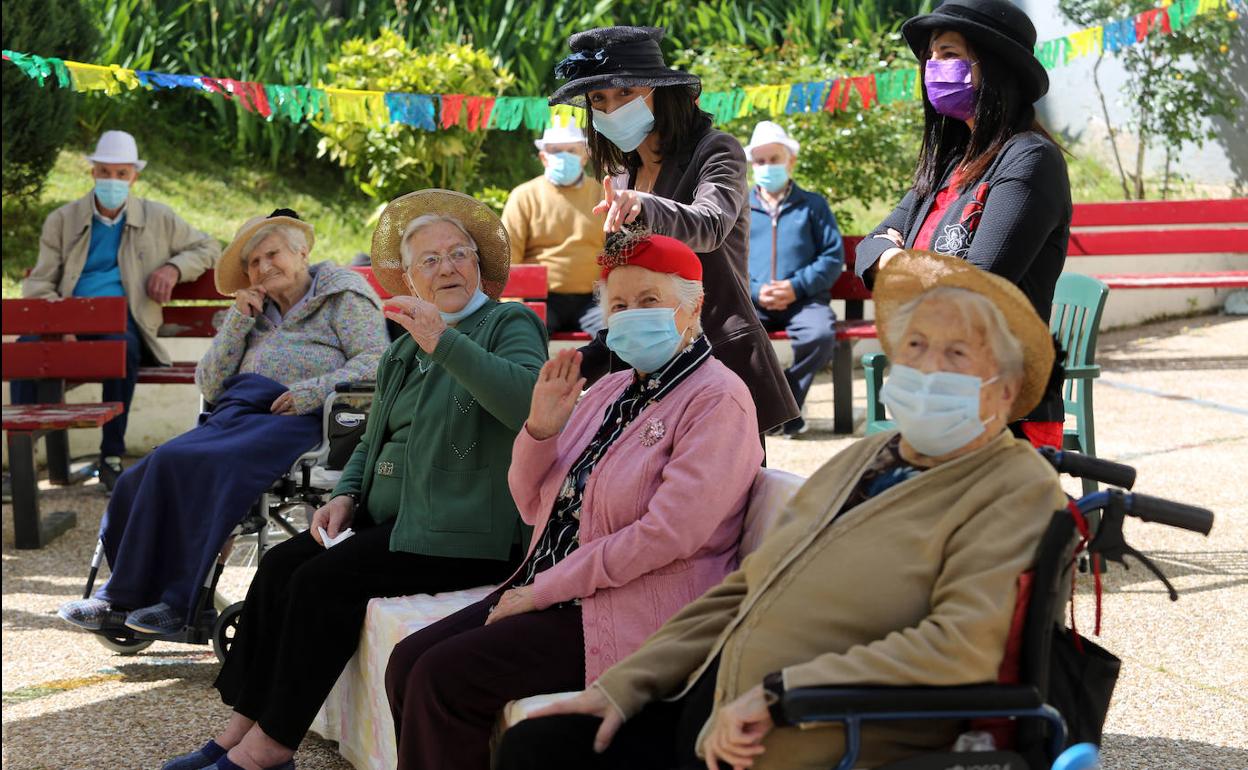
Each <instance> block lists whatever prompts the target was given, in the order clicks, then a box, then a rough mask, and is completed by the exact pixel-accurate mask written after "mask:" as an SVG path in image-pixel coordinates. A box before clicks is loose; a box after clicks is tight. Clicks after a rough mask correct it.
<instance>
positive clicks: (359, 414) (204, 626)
mask: <svg viewBox="0 0 1248 770" xmlns="http://www.w3.org/2000/svg"><path fill="white" fill-rule="evenodd" d="M375 387H376V383H375V382H373V381H372V380H369V381H361V382H344V383H339V384H338V385H337V386H335V388H334V392H333V393H331V394H330V395H329V397H328V398H327V399H326V400H325V404H324V406H323V407H322V425H321V441H320V443H319V444H318V445H317V446H316V447H314V448H312V449H310V450H308V451H307V452H304V453H303V454H302V455H300V456H299V458H298V459H297V460H295V462H294V463H293V464H292V465H291V467H290V470H289V471H287V472H286V473H285V474H283V475H282V476H280V477H279V478H278V479H277V480H276V481H275V482H274V483H273V485H272V486H271V487H269V489H267V490H266V491H265V492H264V493H263V494H261V495H260V498H259V499H258V500H256V502H255V503H254V504H253V505H252V506H251V508H250V509H249V510H248V511H247V513H246V515H244V516H243V518H242V519H241V520H240V521H239V522H238V524H236V525H235V526H234V528H233V530H231V532H230V535H229V536H228V537H227V538H226V542H225V543H223V544H222V549H221V552H220V554H219V555H218V557H217V560H216V564H215V566H214V568H213V569H211V570H209V571H208V576H207V578H206V580H205V581H204V584H203V585H202V586H201V587H200V589H199V591H198V592H197V593H196V596H195V600H194V602H193V603H192V607H191V608H190V610H188V612H187V617H186V619H185V622H184V624H183V626H182V628H180V629H179V630H178V631H176V632H174V633H170V634H151V633H145V632H141V631H135V630H133V629H131V628H128V627H126V626H125V625H116V626H111V625H106V626H105V627H103V628H101V629H99V630H98V631H90V632H89V633H92V634H94V635H95V637H96V639H98V640H99V642H100V644H102V645H104V646H105V647H106V648H108V649H109V650H112V651H113V652H115V653H118V654H120V655H134V654H136V653H138V652H141V651H142V650H145V649H147V648H148V647H150V646H151V644H152V643H153V642H178V643H182V644H211V645H212V648H213V652H215V653H216V656H217V659H218V660H219V661H222V662H224V661H225V656H226V654H227V653H228V652H229V650H230V646H231V644H233V640H234V635H235V633H236V632H237V630H238V621H239V618H240V617H241V616H242V612H243V602H241V601H238V602H233V603H231V602H229V601H227V600H226V599H224V598H223V597H222V596H221V595H220V594H219V593H217V583H218V582H219V581H220V579H221V574H222V573H223V572H224V570H225V564H226V559H227V558H228V556H229V554H230V551H231V550H232V549H233V548H234V547H236V546H237V545H239V544H240V542H242V540H254V544H255V554H256V558H257V560H258V559H260V558H263V556H264V553H265V552H266V551H267V550H268V549H269V548H271V547H272V546H273V545H274V544H275V543H273V542H272V541H273V540H274V539H275V537H289V536H294V535H297V534H299V533H300V532H301V531H303V530H304V529H307V525H308V520H309V519H310V518H311V512H312V511H314V510H316V509H317V508H318V507H320V506H321V505H322V504H324V503H325V502H326V501H327V500H328V498H329V495H330V493H331V492H332V491H333V488H334V485H335V484H336V483H337V481H338V477H339V476H340V475H341V468H342V466H343V464H344V463H345V462H346V460H347V459H348V458H349V457H350V456H351V452H352V451H353V450H354V449H355V445H356V444H357V443H358V442H359V439H360V436H361V435H362V434H363V432H364V427H365V425H366V424H367V420H368V406H369V403H368V402H370V401H371V398H372V395H373V392H374V390H375ZM206 408H207V405H206V404H204V403H203V401H202V399H201V411H204V410H205V409H206ZM300 511H302V512H303V516H302V521H299V520H298V518H297V513H298V512H300ZM103 560H104V541H103V540H100V541H99V542H98V543H96V547H95V553H94V555H93V556H92V557H91V567H90V570H89V572H88V574H87V584H86V588H84V589H83V594H82V596H83V598H84V599H87V598H90V597H91V594H92V592H93V591H94V589H95V579H96V576H97V575H98V573H99V569H100V564H101V563H102V562H103Z"/></svg>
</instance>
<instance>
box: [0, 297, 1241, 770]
mask: <svg viewBox="0 0 1248 770" xmlns="http://www.w3.org/2000/svg"><path fill="white" fill-rule="evenodd" d="M1100 347H1101V363H1102V366H1103V368H1104V372H1103V376H1102V379H1101V380H1100V381H1099V382H1098V384H1097V386H1096V416H1097V431H1096V436H1097V444H1098V449H1099V453H1100V455H1101V456H1103V457H1107V458H1110V459H1117V460H1121V461H1123V462H1127V463H1130V464H1132V465H1134V466H1136V467H1137V468H1138V469H1139V481H1138V483H1137V486H1136V488H1137V490H1138V491H1142V492H1148V493H1151V494H1156V495H1161V496H1164V497H1171V498H1174V499H1177V500H1182V501H1185V502H1189V503H1193V504H1198V505H1202V506H1206V507H1209V508H1211V509H1213V510H1214V511H1215V512H1216V513H1217V515H1218V519H1217V523H1216V525H1215V526H1214V530H1213V533H1212V534H1211V535H1210V537H1208V538H1202V537H1200V536H1197V535H1193V534H1190V533H1185V532H1180V531H1174V530H1168V529H1166V528H1163V527H1158V526H1149V525H1144V524H1139V523H1133V524H1131V525H1130V526H1129V528H1128V530H1127V535H1128V538H1129V540H1130V542H1131V543H1133V544H1134V545H1136V546H1137V547H1138V548H1139V549H1140V550H1142V551H1144V552H1146V553H1147V554H1148V555H1150V556H1151V557H1152V558H1153V559H1154V560H1155V561H1156V562H1157V564H1159V565H1160V566H1161V567H1162V569H1163V570H1165V571H1166V572H1167V574H1168V575H1169V576H1170V577H1171V579H1172V580H1173V582H1174V584H1175V586H1176V587H1177V588H1178V589H1179V592H1180V593H1181V595H1182V596H1181V598H1180V600H1179V601H1178V602H1176V603H1171V602H1169V601H1168V600H1167V599H1166V596H1165V593H1164V589H1163V588H1162V586H1161V585H1160V584H1159V583H1156V582H1155V581H1152V580H1151V578H1150V576H1149V575H1148V573H1147V572H1146V571H1145V570H1143V569H1142V568H1141V567H1139V566H1138V565H1133V566H1132V568H1131V569H1130V570H1129V571H1123V570H1122V569H1121V568H1114V569H1112V570H1111V571H1110V572H1109V573H1108V575H1107V576H1106V581H1105V596H1104V627H1103V629H1102V630H1103V636H1102V638H1101V639H1100V640H1099V641H1100V642H1101V643H1102V644H1103V646H1105V647H1107V648H1109V649H1110V650H1112V651H1113V652H1114V653H1116V654H1117V655H1119V656H1120V657H1122V659H1123V672H1122V676H1121V678H1120V679H1119V682H1118V688H1117V690H1116V692H1115V696H1114V705H1113V708H1112V709H1111V711H1110V715H1109V722H1108V724H1107V725H1106V737H1105V747H1104V752H1105V767H1106V769H1107V770H1117V769H1119V768H1122V769H1123V770H1126V769H1127V768H1131V769H1135V768H1155V769H1159V770H1160V769H1162V768H1164V769H1165V770H1246V769H1248V476H1246V475H1245V474H1244V472H1243V466H1244V465H1245V464H1248V320H1245V319H1231V318H1228V317H1201V318H1195V319H1186V320H1181V321H1169V322H1163V323H1157V324H1151V325H1148V326H1145V327H1141V328H1137V329H1131V330H1124V331H1118V332H1112V333H1108V334H1105V335H1103V336H1102V338H1101V346H1100ZM1141 388H1143V389H1147V390H1148V391H1151V392H1144V391H1142V390H1140V389H1141ZM855 389H856V396H857V404H856V405H857V406H859V407H861V406H862V403H863V401H862V399H863V394H864V388H863V383H862V381H861V379H859V380H858V381H857V382H856V383H855ZM1178 394H1181V396H1180V395H1178ZM1192 399H1197V400H1200V402H1198V401H1193V400H1192ZM831 407H832V387H831V383H830V381H828V380H827V379H826V378H823V379H821V380H820V381H819V382H818V383H817V384H816V386H815V388H814V390H813V391H812V394H811V398H810V404H809V409H810V421H811V425H812V430H811V432H810V433H808V434H806V435H805V436H802V437H801V438H799V439H796V440H773V441H771V442H769V456H768V462H769V465H771V466H772V467H777V468H784V469H786V470H792V471H794V472H797V473H802V474H809V473H810V472H812V471H813V470H814V469H815V468H817V467H818V466H819V465H820V464H822V463H823V462H825V461H826V460H827V459H828V458H829V457H831V456H832V455H833V454H835V453H836V452H838V451H839V450H840V449H842V448H844V447H845V446H847V445H848V444H849V443H850V442H851V441H852V440H853V439H852V438H848V437H838V436H834V435H833V434H832V433H831V432H830V431H831V424H832V420H831ZM1219 407H1222V408H1219ZM858 412H859V418H861V409H859V410H858ZM1071 490H1072V491H1074V490H1076V487H1075V486H1073V485H1072V486H1071ZM105 500H106V498H105V497H104V495H103V494H102V492H101V491H100V490H99V488H98V487H96V486H94V485H86V486H83V487H78V488H72V489H47V490H45V491H44V493H43V496H42V505H43V508H44V510H45V511H50V510H73V511H76V512H77V513H78V526H77V527H76V528H75V529H73V530H71V531H70V532H69V533H67V534H66V535H63V536H62V537H60V538H59V539H58V540H56V541H55V542H53V543H52V544H51V545H50V546H49V547H47V548H45V549H43V550H40V551H17V550H14V549H13V547H12V541H13V523H12V518H13V517H12V509H11V507H10V506H8V505H5V506H4V519H3V539H4V547H3V596H4V605H3V620H4V625H3V640H2V641H3V647H4V655H3V690H4V700H3V723H4V742H3V764H4V767H6V768H13V770H27V769H34V768H57V769H60V768H99V767H105V766H107V767H113V768H144V769H145V770H150V768H153V767H157V766H159V764H160V763H161V762H163V760H164V759H165V758H167V757H169V756H171V755H173V754H176V753H181V752H183V751H187V750H190V749H191V748H193V747H196V746H198V745H200V744H201V743H202V742H203V741H204V740H205V739H206V738H207V737H209V736H211V735H212V734H213V733H214V732H215V730H216V729H217V728H219V726H220V725H221V724H222V723H223V721H224V719H225V718H226V717H227V715H228V710H227V709H226V708H225V707H224V706H222V705H221V703H220V700H219V699H218V698H217V697H216V693H215V691H214V690H212V689H211V684H212V680H213V677H214V676H215V674H216V670H217V665H216V660H215V658H214V656H213V654H212V652H211V651H210V650H209V648H207V647H191V646H186V645H173V644H156V645H153V646H152V647H150V648H148V649H147V650H145V651H143V652H141V653H139V654H138V655H134V656H129V657H126V656H120V655H115V654H113V653H112V652H110V651H108V650H106V649H105V648H104V647H102V646H101V645H99V644H98V643H96V641H95V640H94V639H92V638H90V637H89V636H88V635H86V634H83V633H81V632H78V631H75V630H73V629H72V628H70V627H69V626H67V625H66V624H65V623H63V622H62V621H60V620H59V619H57V618H56V617H55V612H56V608H57V606H58V605H59V604H60V603H61V602H63V601H65V600H67V599H70V598H74V597H75V596H76V595H79V594H80V592H81V590H82V584H83V581H84V579H85V575H86V571H87V566H88V562H89V559H90V556H91V552H92V549H93V541H94V537H95V532H96V531H97V528H98V525H99V519H100V515H101V514H102V512H103V508H104V503H105ZM240 551H241V549H240ZM232 562H237V564H236V565H235V566H231V567H230V568H229V569H227V571H226V575H225V578H224V579H223V581H222V593H224V594H225V595H226V596H227V597H230V598H231V599H237V598H241V596H242V594H243V592H244V591H245V588H246V585H247V581H248V580H249V578H250V575H251V572H252V567H250V566H248V564H247V560H246V553H244V552H240V553H239V554H236V557H235V558H234V559H232ZM1089 582H1090V581H1089ZM1092 608H1093V601H1092V593H1091V588H1090V586H1089V585H1082V584H1081V585H1080V588H1079V590H1078V595H1077V601H1076V610H1077V616H1078V619H1079V628H1080V630H1081V631H1084V632H1085V633H1089V632H1090V631H1091V628H1092ZM299 765H300V767H301V768H308V769H309V770H316V769H318V768H319V769H323V770H348V769H349V768H350V765H349V764H348V763H347V762H346V761H345V760H343V759H342V758H341V757H339V756H338V754H337V752H336V751H335V748H334V744H332V743H329V742H326V741H322V740H320V739H318V738H316V737H314V736H309V738H308V739H307V740H306V741H305V742H304V744H303V748H302V749H301V751H300V752H299Z"/></svg>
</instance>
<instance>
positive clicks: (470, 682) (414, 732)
mask: <svg viewBox="0 0 1248 770" xmlns="http://www.w3.org/2000/svg"><path fill="white" fill-rule="evenodd" d="M502 593H503V592H502V590H499V591H496V592H495V593H494V594H492V595H490V596H489V597H487V598H485V599H483V600H481V601H479V602H477V603H476V604H473V605H470V606H468V607H465V608H464V609H462V610H460V611H459V612H457V613H455V614H454V615H451V616H449V617H446V618H444V619H443V620H441V621H439V622H437V623H434V624H433V625H431V626H429V627H427V628H423V629H421V630H420V631H417V632H416V633H414V634H412V635H411V636H409V637H407V638H406V639H404V640H403V641H402V642H400V643H399V644H398V646H396V647H395V648H394V652H393V653H391V655H390V665H389V666H387V667H386V696H387V697H388V698H389V699H390V711H391V713H392V714H393V716H394V732H395V739H396V743H397V744H398V754H399V768H398V770H489V767H490V735H491V733H492V732H493V731H494V725H495V723H496V722H497V721H498V714H499V712H500V711H501V710H502V708H503V706H505V705H507V703H508V702H509V701H513V700H518V699H520V698H527V697H529V696H530V695H540V694H542V693H550V692H569V691H575V690H580V689H581V688H583V687H584V686H585V634H584V630H583V629H582V626H581V608H580V607H578V606H569V607H560V608H557V609H547V610H542V611H540V612H526V613H523V614H521V615H512V616H511V617H508V618H504V619H503V620H500V621H498V622H496V623H491V624H490V625H488V626H487V625H485V618H486V616H487V615H488V614H489V611H490V607H492V606H494V603H495V602H497V601H498V598H499V597H500V596H501V595H502Z"/></svg>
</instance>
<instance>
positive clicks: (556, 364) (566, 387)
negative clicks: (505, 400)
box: [525, 350, 585, 441]
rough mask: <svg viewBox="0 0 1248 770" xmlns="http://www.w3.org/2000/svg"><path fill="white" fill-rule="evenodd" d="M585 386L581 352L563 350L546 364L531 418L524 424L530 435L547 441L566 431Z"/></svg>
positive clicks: (531, 406)
mask: <svg viewBox="0 0 1248 770" xmlns="http://www.w3.org/2000/svg"><path fill="white" fill-rule="evenodd" d="M584 387H585V378H584V377H582V376H581V353H580V351H577V350H561V351H559V353H558V354H556V355H555V357H554V358H552V359H550V360H549V361H547V362H546V363H545V364H544V365H543V366H542V371H541V372H539V373H538V375H537V385H536V386H535V387H534V388H533V401H532V402H531V404H530V406H529V419H528V421H527V422H525V426H526V428H527V429H528V431H529V435H530V436H532V437H533V438H535V439H537V440H538V441H544V440H546V439H548V438H550V437H551V436H554V435H556V434H558V433H559V431H561V430H563V426H565V425H567V424H568V418H569V417H571V416H572V409H573V408H574V407H575V406H576V400H577V399H578V398H580V395H581V389H582V388H584Z"/></svg>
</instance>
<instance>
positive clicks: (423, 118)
mask: <svg viewBox="0 0 1248 770" xmlns="http://www.w3.org/2000/svg"><path fill="white" fill-rule="evenodd" d="M434 99H435V97H432V96H425V95H424V94H402V93H389V94H386V108H387V109H388V110H390V120H391V121H392V122H394V123H403V124H404V125H408V126H414V127H416V128H419V129H420V130H422V131H436V130H438V124H437V123H436V122H435V121H434V115H436V114H437V112H438V105H437V103H436V102H435V101H434Z"/></svg>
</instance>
